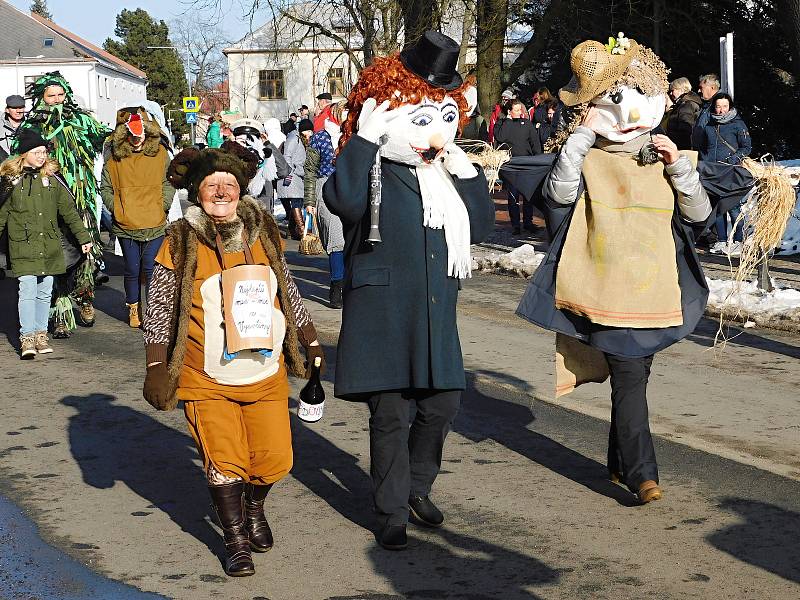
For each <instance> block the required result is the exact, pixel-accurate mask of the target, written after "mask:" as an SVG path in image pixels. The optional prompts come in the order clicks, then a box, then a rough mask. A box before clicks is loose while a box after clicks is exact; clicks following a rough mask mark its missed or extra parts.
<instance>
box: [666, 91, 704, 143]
mask: <svg viewBox="0 0 800 600" xmlns="http://www.w3.org/2000/svg"><path fill="white" fill-rule="evenodd" d="M669 95H670V97H671V98H672V100H673V101H674V102H675V104H673V105H672V108H670V110H669V113H668V115H667V119H666V126H665V127H664V133H666V134H667V136H668V137H669V138H670V139H671V140H672V141H673V142H675V145H676V146H677V147H678V150H691V149H692V130H693V129H694V125H695V123H696V122H697V117H698V116H699V115H700V111H701V110H702V107H703V99H702V98H701V97H700V96H698V95H697V94H695V93H694V92H693V91H692V84H691V83H689V80H688V79H686V77H679V78H678V79H675V80H673V81H671V82H670V84H669Z"/></svg>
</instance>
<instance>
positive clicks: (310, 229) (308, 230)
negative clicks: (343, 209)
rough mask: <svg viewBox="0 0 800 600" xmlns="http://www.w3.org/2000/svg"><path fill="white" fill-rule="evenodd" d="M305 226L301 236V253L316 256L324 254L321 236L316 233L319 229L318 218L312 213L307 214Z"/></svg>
mask: <svg viewBox="0 0 800 600" xmlns="http://www.w3.org/2000/svg"><path fill="white" fill-rule="evenodd" d="M305 223H306V224H305V227H304V228H303V237H302V238H300V254H306V255H308V256H316V255H317V254H322V252H323V250H324V248H323V247H322V242H321V241H320V239H319V236H318V235H317V234H316V233H315V232H316V230H317V218H316V216H314V215H312V214H311V213H307V214H306V222H305Z"/></svg>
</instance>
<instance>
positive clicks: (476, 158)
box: [458, 140, 511, 192]
mask: <svg viewBox="0 0 800 600" xmlns="http://www.w3.org/2000/svg"><path fill="white" fill-rule="evenodd" d="M458 144H459V146H461V147H462V148H463V149H464V152H466V153H467V156H469V159H470V160H471V161H472V162H474V163H476V164H479V165H480V166H481V167H483V172H484V174H485V175H486V181H488V182H489V191H490V192H492V191H494V186H495V185H497V182H498V181H499V180H500V167H502V166H503V165H504V164H505V163H507V162H508V161H509V160H511V152H510V151H509V150H500V149H497V148H493V147H492V145H491V144H489V143H487V142H484V141H482V140H459V142H458Z"/></svg>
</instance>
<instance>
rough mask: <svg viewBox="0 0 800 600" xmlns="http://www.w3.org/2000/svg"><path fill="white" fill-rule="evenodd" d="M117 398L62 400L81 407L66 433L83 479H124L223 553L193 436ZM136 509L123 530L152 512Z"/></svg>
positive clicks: (99, 484) (98, 484)
mask: <svg viewBox="0 0 800 600" xmlns="http://www.w3.org/2000/svg"><path fill="white" fill-rule="evenodd" d="M115 399H116V398H114V396H108V395H105V394H92V395H90V396H66V397H65V398H63V399H62V400H61V403H62V404H64V405H66V406H70V407H72V408H74V409H75V410H77V413H76V414H75V415H73V416H71V417H70V418H69V426H68V433H69V443H70V451H71V453H72V456H73V457H74V459H75V461H76V462H77V463H78V465H79V466H80V468H81V473H82V475H83V481H84V482H85V483H87V484H88V485H90V486H92V487H94V488H97V489H110V488H111V487H112V486H113V485H114V483H115V482H117V481H119V482H121V483H124V484H125V485H127V486H128V487H129V488H130V489H131V490H132V491H133V492H135V493H136V494H138V495H139V496H141V497H142V498H144V499H145V500H146V501H148V502H149V503H150V504H149V506H147V508H150V509H159V510H162V511H164V512H165V513H166V514H167V515H169V517H170V519H172V520H173V521H174V522H175V524H176V525H178V526H179V527H180V528H181V529H182V530H183V531H185V532H186V533H188V534H190V535H192V536H193V537H195V538H196V539H197V540H199V541H200V542H202V543H203V544H205V545H206V546H207V547H208V548H209V550H211V552H213V553H214V554H216V555H217V557H221V556H222V555H223V553H224V552H223V551H224V548H223V547H222V542H221V538H220V536H219V535H218V534H217V533H216V532H215V531H214V529H213V528H212V527H211V526H210V525H209V523H208V521H207V520H206V516H207V515H208V513H209V508H210V499H209V497H208V491H207V488H206V479H205V477H204V475H203V469H202V468H201V467H198V465H197V460H198V456H197V451H196V450H195V446H194V441H193V440H192V438H191V437H190V436H189V435H188V434H185V433H180V432H178V431H175V430H174V429H172V428H171V427H167V426H166V425H163V424H162V423H159V422H158V421H156V420H155V419H153V418H151V417H149V416H148V415H146V414H144V413H141V412H139V411H136V410H133V409H131V408H128V407H126V406H121V405H118V404H115V403H114V400H115ZM109 497H110V496H109ZM137 512H141V513H144V514H137ZM137 512H134V513H132V516H131V518H130V521H131V522H130V523H129V524H128V525H125V524H120V525H119V528H120V531H124V530H125V528H126V527H135V526H136V523H135V520H136V519H137V518H140V517H142V516H145V515H146V514H148V513H147V512H146V511H137Z"/></svg>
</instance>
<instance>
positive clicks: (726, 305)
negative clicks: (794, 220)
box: [714, 157, 797, 345]
mask: <svg viewBox="0 0 800 600" xmlns="http://www.w3.org/2000/svg"><path fill="white" fill-rule="evenodd" d="M742 166H743V167H744V168H745V169H747V170H748V171H749V172H750V174H751V175H752V176H753V180H754V182H755V183H754V185H753V190H752V192H751V193H750V195H749V196H748V199H747V202H746V203H745V205H744V206H743V207H742V212H740V213H739V216H738V217H737V218H736V222H735V223H734V224H733V225H732V227H731V232H730V234H729V235H728V246H729V247H730V245H731V244H733V235H734V232H735V231H736V228H737V227H738V226H739V224H740V223H742V224H743V236H742V242H741V243H742V254H741V257H740V258H739V266H738V268H737V269H736V270H735V271H734V269H733V266H732V265H731V275H732V279H733V285H732V286H731V289H730V291H729V292H728V294H727V296H726V297H725V300H724V301H723V303H722V307H721V309H720V317H719V320H720V321H719V329H718V331H717V335H716V336H715V338H714V345H716V344H717V342H718V340H719V339H720V338H722V340H723V344H724V342H725V336H724V333H723V325H724V321H725V316H726V309H727V313H728V315H727V316H729V317H732V318H733V319H737V318H741V317H742V316H743V315H742V314H741V312H742V311H741V308H737V309H736V311H735V312H734V311H733V310H732V309H731V308H730V305H731V304H732V303H733V302H732V299H733V297H734V296H735V295H737V294H738V293H739V292H740V291H741V287H742V283H744V282H745V281H747V280H749V278H750V277H751V276H752V273H753V271H754V270H755V269H756V267H757V266H758V264H759V263H760V262H761V261H766V260H768V259H769V253H770V252H771V251H772V250H774V249H775V248H777V247H778V245H779V244H780V243H781V239H782V238H783V234H784V232H785V231H786V225H787V223H788V222H789V218H790V217H791V216H792V213H793V212H794V208H795V204H796V201H797V198H796V194H795V191H794V188H793V186H792V180H791V178H790V177H789V174H788V173H787V171H786V169H784V168H783V167H781V166H779V165H776V164H775V163H774V162H773V161H771V160H767V158H766V157H762V158H761V159H760V160H758V161H756V160H753V159H751V158H745V159H744V160H743V161H742ZM745 219H746V222H745ZM728 262H729V263H730V256H728Z"/></svg>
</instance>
